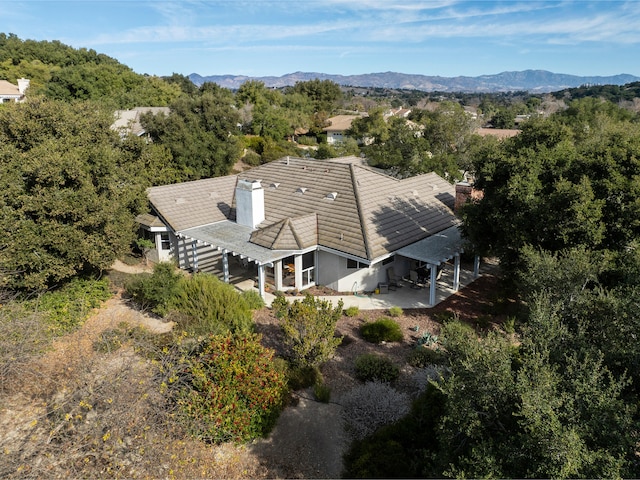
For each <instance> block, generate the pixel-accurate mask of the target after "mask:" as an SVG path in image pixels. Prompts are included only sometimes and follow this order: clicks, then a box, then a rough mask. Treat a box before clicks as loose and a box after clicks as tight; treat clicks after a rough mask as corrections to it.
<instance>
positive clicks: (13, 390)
mask: <svg viewBox="0 0 640 480" xmlns="http://www.w3.org/2000/svg"><path fill="white" fill-rule="evenodd" d="M0 78H3V79H7V80H9V81H12V82H15V80H16V79H17V78H29V79H31V82H32V83H31V87H30V89H29V90H28V92H27V99H26V101H25V102H23V103H4V104H2V105H0V229H1V230H2V232H3V235H2V236H1V238H0V325H2V328H3V332H4V333H3V340H2V342H0V404H1V405H2V407H3V409H4V410H5V412H9V411H10V410H11V408H12V406H13V405H15V404H14V403H11V402H16V401H18V400H17V397H19V396H23V397H24V398H23V404H25V405H33V406H34V409H35V410H34V412H31V413H33V414H34V415H36V417H35V420H34V421H35V423H29V424H28V425H26V426H23V427H21V428H18V429H13V430H11V435H6V436H5V435H1V437H3V438H5V441H6V442H8V443H5V444H4V445H3V447H6V449H5V450H3V452H4V453H3V456H2V457H0V476H2V477H15V478H19V477H23V476H25V475H27V476H34V477H42V476H50V475H51V476H57V477H69V476H71V477H73V476H76V477H94V476H109V477H127V478H131V477H141V478H147V477H153V476H172V475H177V476H179V475H180V474H181V475H182V476H183V477H185V478H186V477H190V476H191V477H193V476H208V475H213V476H220V475H221V470H215V469H212V468H208V467H207V466H209V467H210V466H211V465H214V464H215V461H211V455H209V456H206V455H203V456H202V457H198V458H196V455H195V454H193V455H192V454H191V453H190V452H192V451H194V452H198V454H200V453H202V452H203V449H205V447H204V446H206V445H210V444H216V445H220V444H225V443H227V442H246V441H248V440H250V439H254V438H258V437H260V436H265V435H269V432H270V430H271V428H272V427H273V426H274V424H275V422H276V421H277V417H278V414H279V413H280V411H281V409H282V408H285V407H286V402H287V398H288V396H287V393H288V391H289V390H290V389H299V388H306V387H313V389H312V390H313V391H314V392H316V393H315V395H316V396H317V398H318V399H319V400H320V399H323V400H324V401H327V400H329V399H330V398H331V392H330V390H329V389H328V387H327V385H326V384H325V383H324V379H323V377H322V374H321V368H322V365H323V363H324V362H326V361H327V358H329V357H330V356H331V355H332V354H333V353H334V352H335V351H336V349H337V348H338V345H340V340H341V339H340V338H339V337H334V336H333V332H335V330H336V323H337V322H339V321H340V318H341V307H339V308H337V309H333V308H330V306H329V305H326V304H323V303H321V302H314V301H313V300H312V299H307V300H305V301H304V302H301V303H299V304H296V305H295V306H294V307H292V308H291V309H284V308H281V309H280V310H277V311H275V312H274V313H277V314H278V315H279V316H280V318H279V319H278V322H279V323H277V328H275V329H273V330H271V331H270V333H271V334H272V335H273V336H272V338H270V339H268V340H270V342H271V344H270V345H271V346H269V347H267V346H265V344H266V343H268V342H266V341H265V340H264V339H263V338H261V337H260V336H258V335H256V334H255V325H254V323H253V319H252V316H251V315H252V314H251V311H252V310H259V309H261V308H262V304H261V302H260V299H256V298H251V297H250V296H240V295H239V294H238V293H237V292H235V291H234V290H233V289H230V287H228V285H226V284H224V283H222V282H219V281H217V280H216V279H215V278H213V277H210V276H208V275H206V274H198V275H185V274H182V273H178V272H176V271H174V269H173V267H172V266H171V265H162V266H157V267H156V269H155V270H154V272H153V273H146V274H142V275H141V276H139V277H136V279H135V280H132V281H128V282H120V283H118V282H117V281H116V280H115V279H113V278H112V283H106V282H105V281H104V278H103V276H104V272H105V271H106V270H108V269H109V267H110V266H111V265H112V264H113V262H114V260H116V259H118V258H122V257H123V256H124V255H125V254H127V253H130V252H131V251H132V249H135V245H136V243H137V242H136V240H137V238H136V237H137V232H136V223H135V220H134V219H135V216H136V215H137V214H139V213H143V212H146V211H147V209H148V205H147V200H146V198H145V190H146V189H147V188H148V187H149V186H152V185H160V184H167V183H174V182H182V181H188V180H197V179H200V178H207V177H212V176H218V175H226V174H229V173H231V172H233V171H234V170H233V169H234V168H242V166H243V165H249V166H251V165H259V164H261V163H265V162H270V161H273V160H274V159H277V158H281V157H282V156H283V155H299V156H312V157H314V158H318V159H322V158H331V157H335V156H338V155H357V156H360V155H361V154H364V156H365V157H366V158H367V159H368V161H369V162H370V164H371V165H372V166H375V167H378V168H380V169H384V170H385V171H387V172H389V173H390V174H392V175H395V176H397V177H405V176H410V175H416V174H419V173H423V172H430V171H435V172H437V173H439V174H440V175H442V176H443V177H445V178H447V179H448V180H449V181H451V182H455V181H457V180H460V179H462V178H464V176H465V174H466V176H467V177H468V178H473V179H474V180H475V187H476V188H478V189H481V190H482V192H483V196H482V198H481V199H479V200H477V201H475V202H472V203H468V204H467V205H465V206H464V208H463V211H462V220H463V226H462V230H463V233H464V235H465V238H466V239H467V240H468V245H467V247H466V251H467V252H469V253H478V254H481V255H485V256H492V257H497V258H498V259H499V260H500V265H501V269H502V272H503V280H504V281H503V282H502V284H501V288H500V291H499V292H496V293H495V297H494V298H491V299H490V300H491V301H490V302H489V305H490V307H488V309H487V312H486V316H485V317H486V318H483V319H479V320H478V321H477V322H475V323H474V324H472V325H470V324H469V322H461V321H459V320H457V319H456V318H452V317H451V316H442V317H439V321H440V323H439V324H438V327H439V329H440V330H441V331H440V334H439V335H438V337H434V336H433V335H431V334H432V333H433V332H425V333H429V334H430V335H431V336H429V337H425V338H424V342H422V343H418V344H416V345H415V352H414V353H413V354H412V356H411V359H410V360H408V361H407V363H409V362H410V363H411V364H412V365H411V366H412V367H414V368H416V369H418V370H417V371H416V378H417V379H418V380H416V382H417V383H416V384H419V385H422V386H423V387H424V388H423V389H422V390H421V393H420V394H419V395H416V396H415V397H414V400H415V402H414V404H413V408H412V409H410V410H409V408H408V401H405V400H407V399H406V398H405V397H406V396H405V395H404V394H399V392H398V391H396V389H397V388H400V386H399V385H397V384H391V386H383V387H380V386H375V387H371V386H367V385H366V384H364V383H363V384H362V385H360V386H359V387H358V388H360V390H359V391H360V396H358V395H356V394H354V395H353V396H351V398H352V399H355V400H354V401H353V402H352V403H351V406H352V409H351V410H349V411H351V412H352V413H353V412H355V413H353V415H354V416H356V414H357V415H359V416H358V418H366V416H367V415H373V414H374V413H375V412H378V413H377V414H376V415H377V416H376V422H375V425H376V429H375V431H370V430H367V429H363V428H359V429H358V430H357V431H358V432H359V433H358V436H357V440H356V439H355V438H354V441H353V443H352V448H351V449H350V451H349V453H348V455H347V456H346V459H345V476H348V477H438V478H440V477H476V478H480V477H502V478H524V477H558V478H595V477H598V478H605V477H606V478H622V477H638V476H639V475H640V465H639V461H638V455H637V451H638V435H639V433H640V432H639V430H638V425H639V424H640V423H639V422H640V411H639V410H638V407H637V406H638V404H639V400H640V398H639V394H640V356H639V355H640V353H639V351H638V348H637V345H636V343H637V341H636V340H637V339H636V335H637V332H638V330H639V328H640V305H639V304H638V298H640V244H639V241H638V239H639V238H640V200H639V199H640V118H639V116H638V113H637V105H638V99H637V97H636V96H635V95H636V89H637V85H635V84H630V85H628V86H624V87H616V88H613V87H611V88H609V87H604V86H603V87H597V88H596V87H589V88H587V87H585V88H584V89H579V90H571V91H567V92H564V93H558V94H557V95H545V96H535V95H529V94H526V93H524V92H514V93H510V94H500V95H495V96H491V95H472V96H468V95H467V96H465V95H452V96H448V97H446V98H444V97H442V98H435V97H431V96H427V97H422V98H420V99H418V98H417V97H415V92H397V91H396V92H393V93H392V94H391V96H387V95H386V94H385V93H384V91H378V92H377V93H376V95H369V94H368V93H366V92H363V91H359V90H358V89H357V88H355V87H354V88H353V89H344V88H340V87H339V86H338V85H337V84H335V83H333V82H330V81H321V80H310V81H304V82H299V83H297V84H296V85H294V86H292V87H287V88H283V89H280V90H274V89H271V88H267V87H266V86H265V85H264V84H263V83H261V82H257V81H247V82H245V83H244V84H243V85H242V86H240V87H239V88H238V89H237V90H235V91H232V90H229V89H226V88H222V87H220V86H219V85H216V84H213V83H204V84H203V85H201V86H199V87H196V86H195V85H193V83H191V82H190V81H189V80H188V78H186V77H184V76H181V75H179V74H174V75H172V76H171V77H167V78H158V77H153V76H147V75H140V74H137V73H135V72H133V71H131V69H129V68H128V67H126V66H125V65H122V64H120V63H119V62H117V61H116V60H114V59H112V58H109V57H107V56H105V55H101V54H99V53H97V52H95V51H93V50H86V49H79V50H76V49H73V48H70V47H68V46H65V45H63V44H61V43H60V42H56V41H52V42H34V41H31V40H26V41H23V40H20V39H19V38H17V37H16V36H14V35H6V34H0ZM405 94H407V95H409V97H410V98H413V100H414V101H415V103H414V104H413V105H412V108H411V110H412V111H411V113H410V115H409V116H408V118H404V117H399V116H390V115H388V113H389V109H390V108H391V107H396V108H397V107H399V106H408V105H405V103H404V102H405V99H406V98H409V97H405V96H404V95H405ZM412 95H413V96H412ZM581 97H584V98H581ZM134 106H168V107H170V108H169V112H168V113H167V114H162V113H160V114H157V115H153V114H145V115H144V116H143V117H142V120H141V122H142V125H143V127H144V129H145V132H146V133H145V135H144V136H142V137H137V136H135V135H126V134H122V135H121V133H122V132H116V131H114V130H112V129H111V125H112V123H113V120H114V112H115V111H116V110H118V109H124V108H131V107H134ZM465 107H466V108H465ZM469 109H471V110H473V111H474V112H475V113H476V114H477V117H474V116H472V115H470V114H469V113H468V111H469ZM353 112H359V113H366V115H361V116H360V117H359V118H358V119H357V120H354V122H353V123H352V126H351V129H350V131H349V133H350V135H351V136H352V139H351V140H346V141H344V142H340V143H337V144H335V145H329V144H328V143H327V142H326V134H325V133H324V131H323V128H324V127H325V126H326V125H327V119H328V118H330V117H331V116H332V115H336V114H341V113H353ZM517 114H518V115H526V116H527V117H526V118H528V119H527V120H526V121H525V122H524V123H523V124H522V126H521V127H520V132H519V134H518V135H517V136H515V137H513V138H510V139H506V140H497V139H496V138H495V137H490V136H488V137H481V136H479V135H478V134H477V133H476V131H477V127H478V126H480V125H486V124H487V123H490V124H492V125H493V126H494V127H498V126H501V127H510V126H512V125H513V120H514V118H515V116H516V115H517ZM356 139H361V140H366V141H363V142H361V143H358V141H357V140H356ZM112 289H113V290H112ZM116 290H117V291H118V292H120V293H124V292H126V293H124V294H125V296H126V297H127V298H130V299H131V301H132V302H135V304H136V305H138V308H151V309H153V311H154V314H155V315H158V316H159V317H158V318H157V319H156V320H158V319H161V321H162V322H166V323H169V322H173V323H172V324H173V325H177V328H176V329H174V331H172V332H171V333H166V334H163V335H150V334H149V332H148V331H147V330H145V329H144V328H130V327H127V326H126V325H118V324H117V323H116V324H115V325H110V327H109V329H108V330H107V331H105V332H103V333H104V335H103V336H102V337H101V339H100V341H97V342H94V343H92V344H91V345H90V346H89V347H87V346H86V345H84V347H86V348H89V349H95V352H97V353H95V355H92V356H91V358H92V361H91V362H88V363H86V364H83V361H82V358H83V357H82V355H79V356H78V357H77V358H76V357H73V358H76V360H77V361H76V360H74V362H73V363H69V364H67V363H64V362H63V363H59V364H58V363H56V362H54V360H59V361H61V360H60V359H61V358H62V357H64V351H61V350H57V348H59V346H60V345H68V343H65V342H74V341H76V340H77V344H78V345H81V344H82V342H81V341H80V340H79V339H77V338H76V337H74V336H73V335H74V334H75V332H77V328H78V327H79V326H80V325H82V324H83V322H84V321H85V320H86V318H87V317H88V316H89V314H90V311H91V308H94V307H96V306H98V305H100V303H101V302H103V301H104V300H105V299H106V298H108V297H110V296H111V295H112V294H113V291H116ZM281 306H282V307H284V306H283V305H281ZM498 317H500V318H502V320H501V321H499V322H498V321H497V320H496V318H498ZM505 317H507V318H506V320H505V319H504V318H505ZM481 320H482V321H481ZM392 323H393V322H390V324H392ZM312 327H313V328H312ZM329 337H330V338H329ZM393 338H399V337H397V336H394V337H393ZM278 339H280V340H281V343H282V345H279V344H278V345H275V347H282V346H288V347H289V353H288V354H287V353H282V354H281V353H280V350H277V349H273V348H271V347H272V346H273V342H276V341H278ZM349 340H350V339H347V338H345V339H344V341H345V343H347V342H348V341H349ZM351 340H352V339H351ZM427 341H428V342H427ZM427 343H428V345H427V346H428V348H425V345H426V344H427ZM54 347H55V348H54ZM84 347H83V348H84ZM65 348H66V347H65ZM121 349H122V350H121ZM116 351H117V352H119V354H118V355H116V356H115V357H111V356H108V355H107V354H109V353H112V352H116ZM281 351H282V352H287V349H286V348H283V349H281ZM425 352H426V353H425ZM99 354H105V357H100V356H99ZM87 358H88V357H87ZM363 358H364V360H360V362H359V364H360V367H359V370H366V373H367V375H366V376H363V378H367V379H374V380H375V379H379V378H382V377H381V375H382V374H383V373H385V372H387V371H391V372H392V373H393V375H390V376H385V377H384V378H385V379H388V380H389V382H394V381H396V380H395V379H396V377H397V375H395V373H396V369H397V367H396V366H395V365H391V366H389V362H390V360H389V358H385V356H384V355H380V358H377V357H376V358H373V357H363ZM117 359H119V360H123V359H124V360H126V362H124V363H123V364H120V363H118V360H117ZM43 365H51V366H52V368H53V366H54V365H64V368H63V369H62V370H60V371H58V372H57V373H56V374H54V373H53V370H50V369H44V368H43ZM343 368H345V369H347V370H348V371H352V370H354V369H355V365H343ZM123 386H124V387H126V388H124V389H121V388H122V387H123ZM116 387H118V389H117V391H118V392H122V402H117V401H114V397H113V392H114V391H116ZM365 387H366V388H365ZM387 387H388V388H387ZM371 391H378V392H386V393H384V395H383V394H380V395H379V396H374V397H375V398H371V397H372V396H371V395H370V394H369V395H367V394H366V392H371ZM362 398H366V400H367V402H360V401H359V400H358V399H362ZM394 399H395V400H394ZM398 399H401V400H402V402H401V406H402V408H397V409H395V410H394V412H391V413H388V414H387V413H384V414H382V413H380V412H389V410H388V409H387V410H385V408H384V405H382V404H381V402H384V401H387V400H389V401H390V400H394V401H397V400H398ZM365 403H366V408H367V409H369V410H366V411H364V412H363V411H362V410H358V409H357V407H358V406H361V405H364V404H365ZM398 405H400V403H399V404H398ZM98 412H99V413H100V415H102V416H99V413H98ZM358 412H359V413H358ZM371 412H374V413H371ZM398 412H401V413H406V412H408V413H407V414H406V415H403V416H402V418H398V417H400V415H397V416H395V414H396V413H398ZM9 416H10V415H9ZM29 418H33V417H29ZM354 418H355V417H354ZM354 418H349V419H348V420H347V423H349V420H350V421H351V425H353V424H354V422H353V420H354ZM391 420H393V422H391ZM356 424H358V423H357V422H356ZM358 425H359V424H358ZM377 427H380V428H377ZM36 433H37V434H38V436H37V438H38V439H40V440H41V442H40V443H38V444H37V445H35V444H30V443H29V438H36V437H33V436H30V435H35V434H36ZM165 435H166V437H167V438H169V439H171V440H172V441H171V442H170V445H168V443H167V442H165V441H164V440H165V439H164V436H165ZM15 438H20V439H21V441H23V443H18V442H17V441H15V442H14V441H13V440H14V439H15ZM34 445H35V447H34ZM154 446H161V448H162V449H163V450H162V451H155V450H154ZM36 447H37V448H36ZM158 448H160V447H158ZM149 451H151V452H152V454H149ZM163 455H166V456H167V457H168V458H169V460H167V461H166V463H167V465H168V464H169V463H170V464H171V465H179V466H180V467H181V468H180V469H179V472H178V473H176V471H174V470H172V469H171V468H170V467H168V466H167V465H165V463H163V462H164V461H165V459H164V458H163ZM205 458H206V461H205V460H204V459H205ZM198 462H200V463H198ZM193 464H196V465H197V467H202V469H199V468H197V467H194V468H193V469H190V468H186V467H185V465H193ZM138 465H139V466H138ZM205 467H207V468H205Z"/></svg>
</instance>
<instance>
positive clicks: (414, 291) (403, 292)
mask: <svg viewBox="0 0 640 480" xmlns="http://www.w3.org/2000/svg"><path fill="white" fill-rule="evenodd" d="M496 268H497V264H496V263H494V262H492V261H484V262H482V263H481V264H480V271H479V275H478V277H474V275H473V270H469V269H461V270H460V288H459V290H462V289H464V288H465V287H466V286H467V285H469V284H470V283H472V282H473V281H474V280H476V279H477V278H479V277H480V276H482V275H484V274H487V273H491V272H494V271H495V270H496ZM398 283H399V285H400V286H399V288H396V289H395V290H392V289H389V293H380V294H356V295H329V296H323V297H318V298H322V299H323V300H329V301H330V302H332V303H333V304H334V305H335V304H337V303H338V301H339V300H342V301H343V303H344V308H349V307H351V306H356V307H358V308H360V309H361V310H386V309H389V308H390V307H400V308H402V309H411V308H432V307H434V306H435V305H438V304H439V303H440V302H442V301H443V300H445V299H446V298H448V297H450V296H451V295H453V294H454V293H455V291H454V290H453V267H452V266H451V265H446V266H445V268H444V269H443V271H442V275H441V276H440V279H439V280H438V281H437V288H436V302H435V304H434V305H429V285H428V283H427V285H425V286H422V287H420V288H416V286H414V285H413V284H412V283H411V282H410V281H408V279H403V280H400V281H399V282H398ZM235 286H236V288H238V289H239V290H248V289H253V290H256V291H257V289H256V288H255V287H254V282H253V281H251V280H247V281H243V282H240V283H237V284H235ZM265 295H266V299H265V301H266V304H267V305H268V306H271V303H272V302H273V300H274V299H275V298H276V297H275V295H273V294H271V293H266V294H265ZM286 298H287V300H289V301H294V300H300V299H302V298H303V296H302V295H298V296H287V297H286Z"/></svg>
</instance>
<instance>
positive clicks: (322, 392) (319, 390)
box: [313, 382, 331, 403]
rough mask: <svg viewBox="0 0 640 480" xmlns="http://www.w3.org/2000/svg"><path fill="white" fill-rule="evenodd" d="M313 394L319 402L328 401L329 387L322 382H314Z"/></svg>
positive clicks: (329, 396)
mask: <svg viewBox="0 0 640 480" xmlns="http://www.w3.org/2000/svg"><path fill="white" fill-rule="evenodd" d="M313 395H314V396H315V397H316V400H318V401H319V402H322V403H329V400H331V387H329V385H327V384H326V383H324V382H320V383H316V384H315V385H314V386H313Z"/></svg>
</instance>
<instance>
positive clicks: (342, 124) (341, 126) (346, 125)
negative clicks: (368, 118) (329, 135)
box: [322, 115, 361, 132]
mask: <svg viewBox="0 0 640 480" xmlns="http://www.w3.org/2000/svg"><path fill="white" fill-rule="evenodd" d="M360 117H361V115H336V116H335V117H331V118H328V119H327V121H328V122H330V125H329V126H328V127H325V128H323V129H322V130H324V131H325V132H343V131H345V130H349V129H350V128H351V122H353V121H354V120H355V119H356V118H360Z"/></svg>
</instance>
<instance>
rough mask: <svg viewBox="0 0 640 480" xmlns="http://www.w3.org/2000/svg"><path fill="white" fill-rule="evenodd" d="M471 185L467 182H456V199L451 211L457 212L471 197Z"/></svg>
mask: <svg viewBox="0 0 640 480" xmlns="http://www.w3.org/2000/svg"><path fill="white" fill-rule="evenodd" d="M472 191H473V187H472V186H471V184H470V183H468V182H458V183H456V201H455V204H454V207H453V211H454V212H455V213H456V214H457V213H458V212H459V211H460V207H462V206H463V205H464V204H465V203H467V202H468V201H469V200H470V199H471V192H472Z"/></svg>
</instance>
